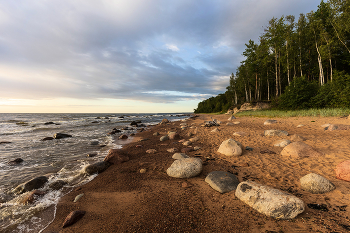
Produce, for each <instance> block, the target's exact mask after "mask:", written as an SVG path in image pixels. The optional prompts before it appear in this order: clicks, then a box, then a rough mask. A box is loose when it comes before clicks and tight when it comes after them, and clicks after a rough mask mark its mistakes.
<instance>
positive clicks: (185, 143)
mask: <svg viewBox="0 0 350 233" xmlns="http://www.w3.org/2000/svg"><path fill="white" fill-rule="evenodd" d="M191 144H192V143H191V142H190V141H186V142H184V143H182V145H184V146H189V145H191Z"/></svg>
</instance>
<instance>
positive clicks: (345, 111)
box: [235, 108, 350, 118]
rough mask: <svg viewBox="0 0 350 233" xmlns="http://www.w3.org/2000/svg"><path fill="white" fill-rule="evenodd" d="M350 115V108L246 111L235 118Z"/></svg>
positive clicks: (237, 114)
mask: <svg viewBox="0 0 350 233" xmlns="http://www.w3.org/2000/svg"><path fill="white" fill-rule="evenodd" d="M349 114H350V108H324V109H315V108H310V109H302V110H288V111H281V110H259V111H245V112H239V113H236V114H235V116H238V117H240V116H252V117H271V118H272V117H310V116H315V117H319V116H320V117H335V116H338V117H343V116H348V115H349Z"/></svg>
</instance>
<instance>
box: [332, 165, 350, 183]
mask: <svg viewBox="0 0 350 233" xmlns="http://www.w3.org/2000/svg"><path fill="white" fill-rule="evenodd" d="M335 174H336V177H337V179H340V180H345V181H350V160H345V161H343V162H341V163H339V164H338V165H337V167H336V168H335Z"/></svg>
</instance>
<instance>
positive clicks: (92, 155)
mask: <svg viewBox="0 0 350 233" xmlns="http://www.w3.org/2000/svg"><path fill="white" fill-rule="evenodd" d="M96 155H97V153H90V154H87V155H86V157H95V156H96Z"/></svg>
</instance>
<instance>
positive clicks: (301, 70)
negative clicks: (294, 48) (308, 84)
mask: <svg viewBox="0 0 350 233" xmlns="http://www.w3.org/2000/svg"><path fill="white" fill-rule="evenodd" d="M299 63H300V77H301V76H303V69H302V68H301V43H300V32H299Z"/></svg>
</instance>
